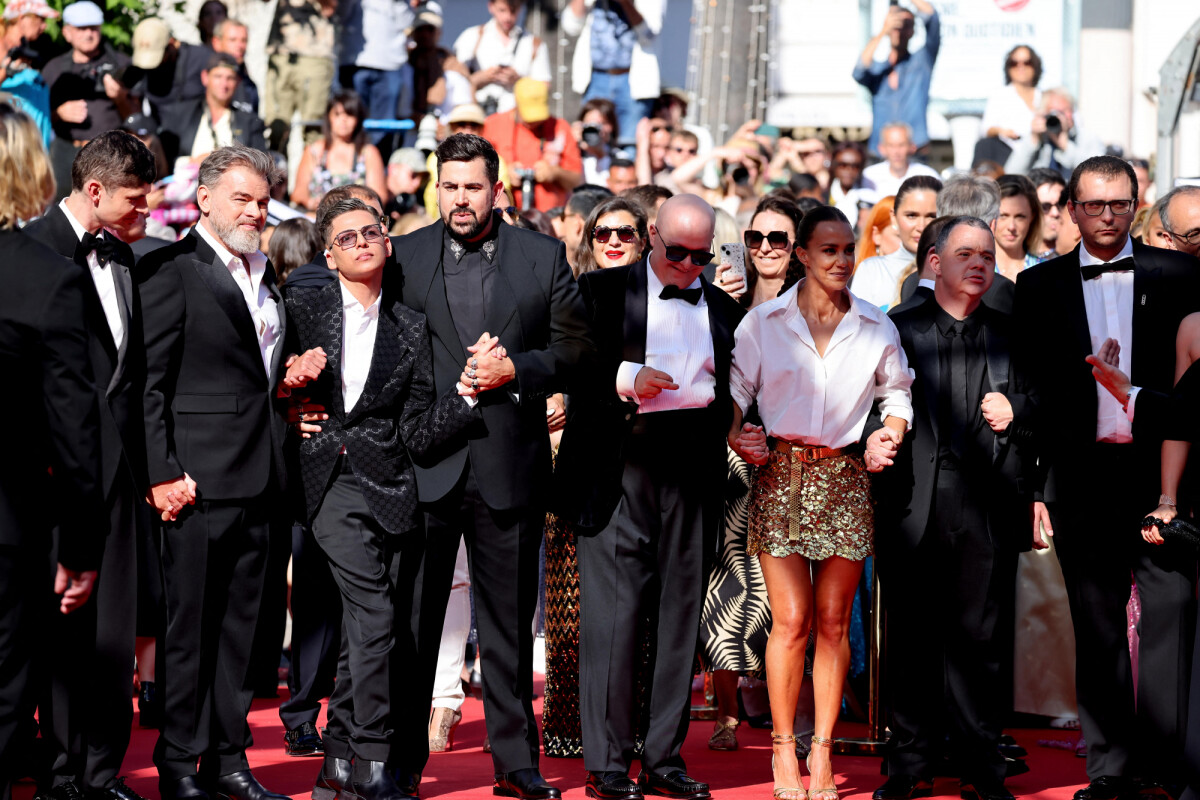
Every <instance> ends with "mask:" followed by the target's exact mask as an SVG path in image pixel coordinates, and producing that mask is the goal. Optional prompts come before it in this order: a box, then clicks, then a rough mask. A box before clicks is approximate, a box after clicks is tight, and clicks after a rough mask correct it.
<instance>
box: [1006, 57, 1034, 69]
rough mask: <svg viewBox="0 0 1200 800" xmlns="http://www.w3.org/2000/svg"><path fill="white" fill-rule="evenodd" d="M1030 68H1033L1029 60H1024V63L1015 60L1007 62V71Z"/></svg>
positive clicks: (1011, 59)
mask: <svg viewBox="0 0 1200 800" xmlns="http://www.w3.org/2000/svg"><path fill="white" fill-rule="evenodd" d="M1032 66H1033V62H1032V61H1030V60H1029V59H1025V60H1024V61H1017V60H1016V59H1015V58H1010V59H1009V60H1008V68H1009V69H1012V68H1013V67H1032Z"/></svg>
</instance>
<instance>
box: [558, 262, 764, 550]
mask: <svg viewBox="0 0 1200 800" xmlns="http://www.w3.org/2000/svg"><path fill="white" fill-rule="evenodd" d="M649 268H650V266H649V264H648V263H647V262H646V259H644V258H643V259H642V260H641V261H639V262H637V263H636V264H630V265H628V266H625V267H610V268H608V269H602V270H597V271H595V272H588V273H585V274H584V275H582V276H581V277H580V279H579V289H580V293H581V294H582V295H583V301H584V305H585V306H586V308H587V313H588V319H589V321H590V322H591V323H592V330H593V331H594V333H595V336H596V351H597V353H596V362H597V363H596V366H595V367H594V368H592V369H589V370H588V371H587V374H586V375H585V376H581V378H580V380H579V386H578V389H577V391H575V392H574V393H573V394H572V395H571V403H570V407H569V409H568V414H567V424H566V427H565V428H564V430H563V438H562V441H561V443H560V444H559V449H558V462H557V465H556V467H555V471H554V474H555V499H556V503H557V510H558V512H559V514H560V515H562V516H563V517H564V518H565V519H567V520H570V521H571V522H573V523H575V524H576V525H577V526H579V527H580V528H583V529H593V530H596V529H600V528H603V527H604V526H605V525H606V524H608V521H609V519H610V518H611V517H612V514H613V511H614V510H615V509H616V507H617V502H618V501H619V500H620V499H621V475H622V473H623V471H624V467H625V443H626V440H627V438H628V436H629V432H630V430H631V429H632V428H633V424H634V422H635V421H636V415H637V406H636V405H635V404H634V403H629V402H626V401H624V400H622V399H621V398H620V397H619V396H618V395H617V389H616V386H617V370H618V369H619V368H620V366H621V362H622V361H631V362H634V363H638V364H644V363H645V362H646V315H647V302H648V298H647V292H646V270H648V269H649ZM701 283H702V286H703V287H704V300H705V303H706V304H707V306H708V322H709V330H710V332H711V334H712V339H713V356H714V358H715V367H716V398H715V399H714V400H713V404H712V406H710V408H712V409H713V412H714V413H713V414H712V415H711V417H712V429H711V430H708V431H697V432H696V436H697V437H702V436H711V437H712V438H713V440H714V442H715V446H714V448H713V460H714V462H715V463H712V464H708V463H706V464H702V465H701V464H688V465H683V464H681V465H680V468H681V469H687V470H688V471H689V472H691V473H692V474H694V475H696V477H697V481H698V483H697V491H704V492H705V493H706V495H705V496H706V498H715V501H716V503H717V504H718V505H719V504H720V503H722V502H723V501H724V493H723V492H722V491H721V486H722V485H723V484H724V481H725V478H726V470H725V466H724V465H725V444H724V442H725V434H726V433H728V431H729V425H730V423H731V422H732V417H733V400H732V398H731V397H730V394H729V364H730V361H731V360H732V354H733V332H734V330H736V328H737V326H738V323H739V322H741V321H742V317H744V316H745V314H746V312H745V311H744V310H743V309H742V307H741V306H740V305H738V304H737V302H736V301H734V300H733V299H732V298H730V297H729V295H727V294H726V293H725V292H723V291H721V290H720V289H718V288H716V287H715V286H713V285H712V284H711V283H709V282H708V281H706V280H702V282H701Z"/></svg>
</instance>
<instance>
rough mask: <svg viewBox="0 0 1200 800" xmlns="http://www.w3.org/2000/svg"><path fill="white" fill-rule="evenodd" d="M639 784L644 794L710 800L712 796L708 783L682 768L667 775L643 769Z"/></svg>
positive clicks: (689, 799)
mask: <svg viewBox="0 0 1200 800" xmlns="http://www.w3.org/2000/svg"><path fill="white" fill-rule="evenodd" d="M638 786H639V787H640V788H641V790H642V794H653V795H658V796H659V797H677V798H683V799H684V800H708V798H710V797H712V794H711V793H710V792H709V791H708V784H707V783H701V782H700V781H698V780H695V779H693V778H691V777H689V776H688V774H687V773H686V772H684V771H683V770H681V769H677V770H675V771H674V772H669V773H667V774H666V775H655V774H654V773H653V772H650V771H649V770H642V774H641V775H638Z"/></svg>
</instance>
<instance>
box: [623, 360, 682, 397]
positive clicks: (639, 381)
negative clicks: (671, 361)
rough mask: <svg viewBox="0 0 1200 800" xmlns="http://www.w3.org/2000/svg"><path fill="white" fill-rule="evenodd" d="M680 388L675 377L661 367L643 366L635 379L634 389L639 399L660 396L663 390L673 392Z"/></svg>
mask: <svg viewBox="0 0 1200 800" xmlns="http://www.w3.org/2000/svg"><path fill="white" fill-rule="evenodd" d="M678 388H679V384H677V383H675V379H674V378H672V377H671V376H670V375H668V374H667V373H665V372H663V371H662V370H660V369H655V368H654V367H642V368H641V369H639V370H638V374H637V377H635V378H634V379H633V391H634V393H635V394H636V395H637V396H638V399H639V400H649V399H650V398H652V397H658V396H659V395H660V394H662V393H663V392H673V391H675V390H676V389H678Z"/></svg>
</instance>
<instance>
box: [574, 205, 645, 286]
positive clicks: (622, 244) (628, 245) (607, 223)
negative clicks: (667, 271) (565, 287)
mask: <svg viewBox="0 0 1200 800" xmlns="http://www.w3.org/2000/svg"><path fill="white" fill-rule="evenodd" d="M583 232H584V235H583V238H582V239H581V240H580V242H579V249H578V250H577V251H576V253H575V276H576V277H579V276H580V275H582V274H583V273H585V272H591V271H592V270H596V269H603V268H605V267H622V266H625V265H626V264H632V263H634V262H635V261H639V260H641V258H642V254H643V253H644V252H645V250H646V243H647V241H648V240H649V237H648V236H647V235H646V212H644V211H642V209H641V207H640V206H638V205H637V204H635V203H632V202H630V201H629V200H626V199H625V198H623V197H611V198H609V199H607V200H605V201H604V202H602V203H601V204H600V205H598V206H596V207H595V208H594V209H592V213H591V214H589V215H588V218H587V221H586V222H585V223H584V226H583Z"/></svg>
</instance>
